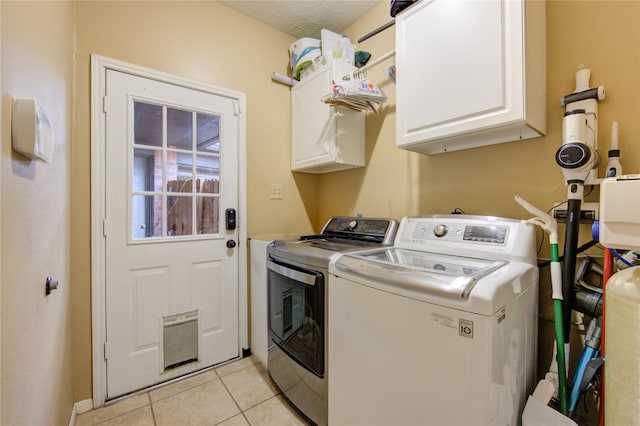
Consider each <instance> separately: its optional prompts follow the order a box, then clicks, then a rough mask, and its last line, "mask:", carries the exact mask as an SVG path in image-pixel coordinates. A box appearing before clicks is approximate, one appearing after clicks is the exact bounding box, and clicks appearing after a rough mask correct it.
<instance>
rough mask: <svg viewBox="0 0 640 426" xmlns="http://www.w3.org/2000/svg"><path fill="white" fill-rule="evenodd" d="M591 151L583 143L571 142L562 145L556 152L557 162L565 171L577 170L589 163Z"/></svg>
mask: <svg viewBox="0 0 640 426" xmlns="http://www.w3.org/2000/svg"><path fill="white" fill-rule="evenodd" d="M589 160H591V149H589V146H588V145H586V144H584V143H581V142H570V143H566V144H564V145H562V146H561V147H560V148H558V151H557V152H556V162H557V163H558V165H559V166H560V167H563V168H565V169H577V168H579V167H582V166H584V165H586V164H587V163H589Z"/></svg>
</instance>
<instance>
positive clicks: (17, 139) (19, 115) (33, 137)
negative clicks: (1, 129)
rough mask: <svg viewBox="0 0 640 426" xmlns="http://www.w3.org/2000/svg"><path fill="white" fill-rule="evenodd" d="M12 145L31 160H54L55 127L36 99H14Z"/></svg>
mask: <svg viewBox="0 0 640 426" xmlns="http://www.w3.org/2000/svg"><path fill="white" fill-rule="evenodd" d="M11 145H12V146H13V149H14V150H15V151H16V152H19V153H20V154H22V155H24V156H25V157H27V158H29V159H31V160H43V161H46V162H47V163H50V162H51V161H52V160H53V127H52V126H51V122H50V121H49V119H48V118H47V116H46V115H45V114H44V112H43V111H42V109H41V108H40V106H39V105H38V103H37V102H36V101H35V99H15V100H14V101H13V111H12V117H11Z"/></svg>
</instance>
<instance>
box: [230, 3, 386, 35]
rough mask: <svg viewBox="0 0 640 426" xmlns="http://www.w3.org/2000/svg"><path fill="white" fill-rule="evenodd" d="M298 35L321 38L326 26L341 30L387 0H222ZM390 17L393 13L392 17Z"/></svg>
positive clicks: (336, 31) (288, 32)
mask: <svg viewBox="0 0 640 426" xmlns="http://www.w3.org/2000/svg"><path fill="white" fill-rule="evenodd" d="M222 3H225V4H226V5H228V6H231V7H233V8H234V9H237V10H238V11H240V12H242V13H244V14H245V15H249V16H252V17H254V18H256V19H258V20H260V21H262V22H264V23H266V24H269V25H271V26H272V27H275V28H277V29H279V30H280V31H283V32H285V33H287V34H291V35H292V36H294V37H296V38H302V37H312V38H317V39H319V38H320V30H321V29H322V28H326V29H328V30H331V31H333V32H335V33H342V32H343V31H344V29H345V28H347V27H348V26H349V25H351V24H352V23H353V22H354V21H356V20H357V19H358V18H360V17H361V16H363V15H364V14H365V13H367V12H368V11H369V10H371V9H372V8H373V7H375V6H377V5H378V4H380V3H389V1H388V0H277V1H276V0H222ZM389 19H391V17H389Z"/></svg>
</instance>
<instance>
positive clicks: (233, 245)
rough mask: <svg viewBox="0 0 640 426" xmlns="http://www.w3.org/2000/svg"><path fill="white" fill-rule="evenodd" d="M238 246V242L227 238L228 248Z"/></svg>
mask: <svg viewBox="0 0 640 426" xmlns="http://www.w3.org/2000/svg"><path fill="white" fill-rule="evenodd" d="M235 246H236V242H235V241H233V240H227V248H230V249H232V248H234V247H235Z"/></svg>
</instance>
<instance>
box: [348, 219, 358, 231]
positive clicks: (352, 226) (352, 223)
mask: <svg viewBox="0 0 640 426" xmlns="http://www.w3.org/2000/svg"><path fill="white" fill-rule="evenodd" d="M357 227H358V221H357V220H352V221H349V229H350V230H352V231H353V230H354V229H356V228H357Z"/></svg>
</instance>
